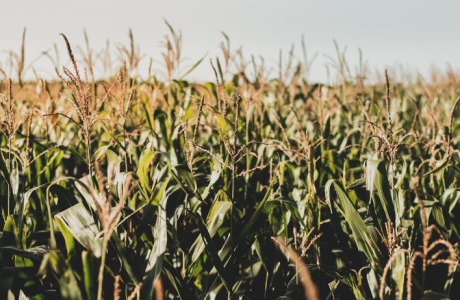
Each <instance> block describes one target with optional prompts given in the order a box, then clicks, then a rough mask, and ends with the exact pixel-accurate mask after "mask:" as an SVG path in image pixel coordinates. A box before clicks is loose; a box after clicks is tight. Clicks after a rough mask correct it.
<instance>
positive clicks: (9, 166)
mask: <svg viewBox="0 0 460 300" xmlns="http://www.w3.org/2000/svg"><path fill="white" fill-rule="evenodd" d="M8 172H9V173H10V180H9V188H8V211H7V215H8V216H9V215H10V202H11V196H10V190H12V187H11V138H10V137H8Z"/></svg>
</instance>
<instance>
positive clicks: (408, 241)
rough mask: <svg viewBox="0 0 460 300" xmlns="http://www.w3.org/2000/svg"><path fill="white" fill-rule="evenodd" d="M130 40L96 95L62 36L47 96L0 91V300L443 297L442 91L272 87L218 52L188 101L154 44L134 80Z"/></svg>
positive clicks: (448, 251)
mask: <svg viewBox="0 0 460 300" xmlns="http://www.w3.org/2000/svg"><path fill="white" fill-rule="evenodd" d="M130 36H131V47H126V48H124V47H121V48H120V49H119V50H120V58H121V61H124V63H121V67H120V68H119V70H118V71H116V74H114V76H113V77H112V78H111V79H110V80H107V81H95V79H94V73H93V69H94V64H96V63H97V61H96V59H95V55H94V53H93V51H92V50H90V48H89V47H88V49H87V51H86V52H85V51H80V54H81V60H80V59H79V60H78V61H76V60H75V58H74V54H73V52H72V50H71V46H70V44H69V42H68V41H67V38H65V36H63V37H64V42H65V45H66V46H67V48H68V55H69V58H70V61H69V64H68V65H69V66H70V67H69V68H66V67H63V68H61V67H60V68H59V71H58V74H59V77H60V79H61V80H60V81H49V82H47V81H45V80H43V79H42V78H37V81H35V82H27V81H25V80H23V79H22V71H23V68H24V66H23V64H22V67H21V63H20V62H21V56H20V55H17V56H16V57H17V61H18V64H17V68H18V72H17V75H18V81H17V82H16V83H14V82H12V81H11V80H7V79H6V78H5V80H4V81H3V82H2V83H1V86H0V90H1V92H2V98H1V110H2V111H1V121H2V127H1V128H2V135H1V147H2V148H1V150H2V151H1V153H2V155H1V157H0V172H1V181H0V204H1V210H2V218H1V220H0V228H2V231H1V233H0V298H1V299H25V297H27V298H29V299H98V300H99V299H102V298H104V299H112V298H113V299H127V298H129V299H152V298H157V299H162V298H163V297H164V298H166V299H227V298H231V299H264V298H265V299H304V298H305V297H308V299H354V298H356V299H411V298H412V299H420V298H423V299H449V297H450V298H452V299H458V297H460V285H459V284H458V281H459V280H460V279H459V276H458V275H459V274H458V268H457V262H458V258H457V256H458V254H459V253H460V252H459V251H460V249H459V248H458V247H457V243H458V241H459V240H460V219H459V218H456V217H455V215H458V214H459V213H460V206H459V205H457V202H458V200H459V198H460V192H459V187H458V186H459V182H458V178H459V173H460V169H459V151H458V146H459V139H458V138H457V136H458V133H459V130H460V129H459V128H458V127H457V126H456V121H455V120H456V116H457V115H458V110H456V109H455V108H456V105H457V101H458V99H457V95H458V94H459V86H458V82H459V80H460V77H459V76H458V75H457V74H455V73H454V72H447V73H446V74H435V75H434V76H433V78H432V80H431V82H426V81H423V80H422V78H421V77H417V78H416V79H415V80H410V78H409V77H401V78H400V81H399V82H396V80H395V79H393V76H391V75H392V73H391V72H390V76H389V78H388V76H386V73H385V76H383V75H384V73H383V72H382V74H381V79H380V80H378V81H377V82H376V83H375V84H370V83H366V74H367V71H366V68H364V67H363V66H361V67H360V68H358V71H357V74H351V73H350V72H349V69H348V67H347V65H346V61H345V59H344V55H343V53H340V52H338V56H337V59H336V60H334V61H332V60H331V61H332V66H333V67H335V68H336V70H337V74H338V79H339V80H337V83H336V84H332V85H319V84H311V83H309V82H308V81H307V75H308V70H309V66H310V64H311V62H310V61H308V60H307V59H306V55H305V59H304V60H301V61H298V60H297V59H295V57H294V56H293V55H292V54H291V55H290V56H289V57H288V59H287V61H285V63H284V64H282V63H281V62H280V65H279V70H278V71H277V74H278V75H277V76H276V78H274V79H269V78H268V77H267V71H266V67H265V66H264V64H263V61H257V60H255V59H252V60H251V61H250V62H246V61H245V60H244V58H243V56H242V55H241V52H239V51H235V52H234V51H232V49H230V45H229V41H228V39H226V42H224V43H222V50H223V55H222V56H221V57H220V58H219V59H216V60H214V61H213V62H211V65H210V67H209V70H210V78H212V80H210V82H206V83H205V84H195V83H190V82H187V81H185V80H184V76H185V75H187V74H188V73H189V72H182V73H181V70H183V69H181V68H180V63H181V57H180V45H181V36H180V35H179V34H177V33H176V32H174V31H173V30H172V28H171V36H170V37H168V38H167V39H166V42H165V44H164V45H165V52H164V54H163V57H164V63H165V68H164V70H165V72H164V73H163V75H162V76H159V75H158V74H151V75H150V76H149V77H148V78H141V77H140V76H138V75H136V70H137V67H138V65H139V63H142V60H141V56H140V55H139V53H138V52H137V51H135V47H134V44H133V40H132V35H130ZM80 50H81V49H80ZM99 62H100V63H101V65H104V63H105V60H103V59H100V61H99ZM201 63H205V62H201ZM212 63H214V65H212ZM119 66H120V65H119ZM83 67H84V69H83ZM193 67H194V66H193ZM193 67H192V68H191V69H190V71H192V70H193ZM233 70H235V72H233ZM151 73H152V72H151ZM157 75H158V76H157ZM160 78H161V80H160ZM456 283H457V284H456Z"/></svg>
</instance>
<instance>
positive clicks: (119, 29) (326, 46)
mask: <svg viewBox="0 0 460 300" xmlns="http://www.w3.org/2000/svg"><path fill="white" fill-rule="evenodd" d="M2 2H3V3H2V5H1V6H2V16H1V18H0V41H1V43H0V51H1V53H0V62H1V63H2V67H3V68H6V69H7V66H6V61H7V54H6V53H5V52H7V51H8V50H14V51H19V48H20V44H21V35H22V30H23V27H27V37H26V64H28V63H30V62H31V61H32V60H33V59H34V58H35V57H37V56H38V55H39V54H40V53H41V52H42V51H44V50H47V49H51V48H52V47H53V44H55V43H56V44H57V45H58V47H59V49H60V51H61V63H66V61H67V60H66V59H64V58H65V52H64V51H65V47H64V43H63V41H62V38H61V37H60V36H59V35H58V34H59V33H60V32H63V33H65V34H66V35H67V37H68V38H69V40H70V42H71V44H72V45H74V47H76V45H81V46H83V45H84V39H83V29H84V28H86V30H87V32H88V35H89V39H90V44H91V47H92V48H93V49H95V50H97V51H99V50H100V49H102V48H103V47H104V46H105V43H106V40H109V41H110V42H111V44H112V46H115V45H117V44H119V43H124V44H126V45H127V43H128V37H127V32H128V29H129V28H132V30H133V33H134V37H135V41H136V44H138V45H139V46H140V48H141V52H142V53H145V54H146V59H144V61H143V63H141V65H142V67H141V72H145V70H146V69H147V68H148V64H149V58H150V57H152V58H153V59H155V60H157V61H159V60H160V59H161V57H160V53H161V51H162V49H161V47H160V42H161V41H162V39H163V37H164V35H165V34H167V33H168V28H167V27H166V25H165V24H164V21H163V18H165V19H167V20H168V21H169V23H171V25H172V26H173V27H174V28H175V29H176V30H181V31H182V33H183V57H184V58H187V60H186V61H185V62H184V65H187V64H192V63H193V62H194V61H196V60H198V59H199V58H200V57H202V56H203V55H204V54H205V53H206V52H208V59H209V58H211V57H212V58H214V57H215V56H216V54H218V53H220V50H219V48H218V45H219V44H220V42H221V41H223V36H222V34H221V31H224V32H225V33H227V35H228V36H229V37H230V40H231V45H232V47H233V49H236V48H237V47H240V46H243V52H244V53H245V54H246V58H247V59H250V55H251V54H254V55H262V56H264V57H265V59H266V62H267V65H268V66H270V67H273V68H276V66H277V60H278V54H279V50H280V49H283V52H286V53H287V52H288V50H289V49H290V47H291V45H292V44H293V43H294V44H295V46H296V54H297V55H299V57H300V54H301V52H300V50H301V46H300V39H301V36H302V34H304V35H305V40H306V45H307V51H308V52H309V54H310V56H311V55H313V54H314V53H315V52H318V53H319V56H318V59H317V60H316V61H315V63H314V65H313V68H312V71H311V76H310V79H311V80H320V81H325V80H326V71H325V67H324V64H325V63H326V62H327V58H326V57H325V56H324V54H326V55H331V56H333V55H335V49H334V45H333V42H332V41H333V39H336V40H337V42H338V43H339V45H340V47H341V48H343V47H345V46H346V47H347V60H348V62H349V64H350V67H351V69H352V70H354V66H355V65H356V64H357V62H358V48H361V49H362V51H363V56H364V59H365V60H366V61H367V62H368V63H369V66H370V67H371V69H372V70H374V69H380V70H383V68H385V67H392V66H395V65H396V63H400V64H402V65H404V66H405V67H411V68H412V69H416V70H419V71H421V72H422V73H423V74H428V71H429V69H430V66H431V65H434V66H436V67H438V68H439V69H441V70H445V69H446V65H447V63H450V64H451V65H452V66H453V67H454V68H455V69H458V68H460V17H459V15H460V1H453V0H449V1H448V0H444V1H443V0H439V1H432V0H431V1H429V0H418V1H415V0H399V1H395V0H386V1H373V0H367V1H365V0H346V1H345V0H342V1H338V0H335V1H332V0H331V1H300V0H285V1H274V0H264V1H262V0H246V1H241V0H232V1H217V0H214V1H211V0H195V1H158V0H150V1H140V0H131V1H120V0H112V1H109V0H93V1H87V0H80V1H67V0H41V1H8V2H6V1H2ZM112 51H113V52H114V53H115V52H116V51H115V47H112ZM77 57H78V55H77ZM208 59H206V60H205V61H204V63H203V64H202V65H201V66H200V67H199V68H198V69H196V70H195V72H194V73H192V74H191V75H190V76H189V77H188V78H189V79H196V80H200V81H204V80H211V81H212V80H213V77H214V75H213V73H212V70H211V69H210V67H209V63H208ZM156 66H157V67H160V65H156ZM34 67H35V68H36V69H37V71H38V73H39V74H42V75H43V76H44V77H47V78H49V76H52V75H54V71H53V65H52V63H51V62H50V61H49V60H47V59H46V58H41V59H40V60H39V61H38V62H37V63H35V64H34ZM46 74H50V75H46ZM27 75H28V76H27V77H29V78H30V76H33V74H32V72H29V73H28V74H27ZM273 75H275V72H273Z"/></svg>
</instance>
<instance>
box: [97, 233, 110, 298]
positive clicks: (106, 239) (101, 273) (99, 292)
mask: <svg viewBox="0 0 460 300" xmlns="http://www.w3.org/2000/svg"><path fill="white" fill-rule="evenodd" d="M108 242H109V237H107V236H105V235H104V243H103V245H102V254H101V266H100V267H99V275H98V276H97V281H98V287H97V300H102V289H103V286H102V283H103V281H104V267H105V257H106V249H107V244H108Z"/></svg>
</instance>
